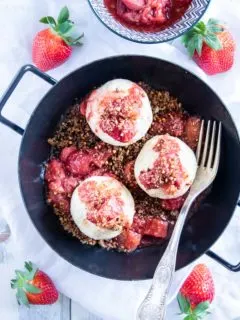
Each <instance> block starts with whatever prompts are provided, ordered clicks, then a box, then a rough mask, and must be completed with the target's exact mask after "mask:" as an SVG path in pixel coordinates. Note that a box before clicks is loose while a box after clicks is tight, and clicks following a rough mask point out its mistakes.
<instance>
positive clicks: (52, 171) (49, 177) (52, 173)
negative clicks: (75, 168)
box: [45, 159, 66, 182]
mask: <svg viewBox="0 0 240 320" xmlns="http://www.w3.org/2000/svg"><path fill="white" fill-rule="evenodd" d="M65 176H66V173H65V170H64V167H63V164H62V162H61V161H60V160H57V159H53V160H50V161H49V163H48V164H47V166H46V171H45V180H46V181H48V182H51V181H54V180H55V179H56V177H58V178H59V179H62V178H65Z"/></svg>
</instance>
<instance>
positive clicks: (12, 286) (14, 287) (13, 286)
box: [11, 279, 18, 289]
mask: <svg viewBox="0 0 240 320" xmlns="http://www.w3.org/2000/svg"><path fill="white" fill-rule="evenodd" d="M17 287H18V282H17V280H16V279H12V280H11V288H12V289H16V288H17Z"/></svg>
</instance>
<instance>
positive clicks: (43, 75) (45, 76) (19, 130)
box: [0, 64, 57, 135]
mask: <svg viewBox="0 0 240 320" xmlns="http://www.w3.org/2000/svg"><path fill="white" fill-rule="evenodd" d="M28 71H30V72H32V73H34V74H35V75H37V76H38V77H40V78H42V79H43V80H45V81H47V82H48V83H50V84H52V85H54V84H56V83H57V81H56V80H55V79H53V78H52V77H50V76H49V75H48V74H46V73H44V72H42V71H40V70H39V69H37V68H36V67H34V66H33V65H31V64H27V65H25V66H23V67H22V68H21V69H20V70H19V71H18V73H17V74H16V76H15V77H14V79H13V80H12V82H11V84H10V85H9V87H8V88H7V90H6V91H5V93H4V94H3V96H2V97H1V98H0V123H2V124H4V125H6V126H7V127H9V128H10V129H12V130H14V131H15V132H17V133H19V134H20V135H23V133H24V130H23V129H22V128H21V127H19V126H18V125H17V124H15V123H13V122H12V121H10V120H8V119H6V118H5V117H4V116H3V115H2V110H3V107H4V105H5V104H6V102H7V101H8V99H9V98H10V96H11V94H12V93H13V91H14V89H15V88H16V87H17V85H18V83H19V82H20V80H21V79H22V77H23V76H24V74H25V73H26V72H28Z"/></svg>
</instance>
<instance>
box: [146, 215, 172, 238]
mask: <svg viewBox="0 0 240 320" xmlns="http://www.w3.org/2000/svg"><path fill="white" fill-rule="evenodd" d="M167 231H168V222H167V221H163V220H161V219H160V218H151V219H149V220H148V221H147V223H146V226H145V229H144V234H145V235H149V236H152V237H156V238H166V237H167Z"/></svg>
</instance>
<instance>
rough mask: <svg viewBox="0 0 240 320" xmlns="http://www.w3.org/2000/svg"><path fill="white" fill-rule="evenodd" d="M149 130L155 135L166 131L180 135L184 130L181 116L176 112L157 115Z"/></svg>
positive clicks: (176, 135)
mask: <svg viewBox="0 0 240 320" xmlns="http://www.w3.org/2000/svg"><path fill="white" fill-rule="evenodd" d="M150 132H151V133H152V134H155V135H157V134H166V133H168V134H170V135H172V136H175V137H180V136H181V135H182V134H183V132H184V119H183V116H182V115H181V114H179V113H177V112H172V113H168V114H167V115H162V116H159V117H158V118H157V119H156V121H155V122H154V123H153V125H152V127H151V129H150Z"/></svg>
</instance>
